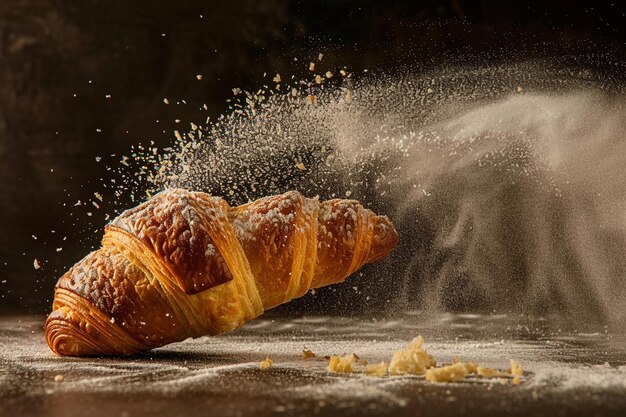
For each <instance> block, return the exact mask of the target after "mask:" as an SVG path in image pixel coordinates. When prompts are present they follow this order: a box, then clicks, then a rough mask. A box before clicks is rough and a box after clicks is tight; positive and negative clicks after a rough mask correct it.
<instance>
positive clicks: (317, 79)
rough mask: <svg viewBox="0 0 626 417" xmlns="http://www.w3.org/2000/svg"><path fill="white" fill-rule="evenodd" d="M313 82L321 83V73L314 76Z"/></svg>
mask: <svg viewBox="0 0 626 417" xmlns="http://www.w3.org/2000/svg"><path fill="white" fill-rule="evenodd" d="M315 83H316V84H321V83H322V77H321V75H316V76H315Z"/></svg>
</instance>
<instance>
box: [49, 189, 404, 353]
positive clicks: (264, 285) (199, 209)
mask: <svg viewBox="0 0 626 417" xmlns="http://www.w3.org/2000/svg"><path fill="white" fill-rule="evenodd" d="M397 242H398V235H397V233H396V231H395V229H394V228H393V225H392V224H391V222H390V221H389V219H387V218H386V217H384V216H376V215H374V213H372V212H371V211H370V210H366V209H364V208H363V207H362V206H361V205H360V204H359V203H358V202H356V201H351V200H330V201H327V202H324V203H320V202H319V201H318V200H317V199H308V198H304V197H303V196H302V195H301V194H299V193H298V192H295V191H292V192H288V193H286V194H283V195H279V196H272V197H267V198H264V199H260V200H257V201H255V202H252V203H249V204H245V205H243V206H239V207H234V208H231V207H230V206H228V204H227V203H226V202H225V201H224V200H222V199H220V198H214V197H211V196H209V195H207V194H204V193H197V192H189V191H185V190H178V189H177V190H167V191H164V192H162V193H160V194H158V195H156V196H155V197H154V198H153V199H151V200H149V201H147V202H146V203H143V204H141V205H140V206H138V207H136V208H134V209H132V210H129V211H126V212H124V213H123V214H122V215H120V216H119V217H118V218H117V219H115V220H114V221H113V222H112V223H111V224H110V225H108V226H107V227H106V229H105V235H104V238H103V243H102V245H103V246H102V248H100V249H99V250H97V251H95V252H92V253H91V254H89V255H87V256H86V257H85V258H84V259H82V260H81V261H79V262H78V263H77V264H76V265H75V266H74V267H73V268H71V269H70V270H69V271H68V272H67V273H66V274H65V275H63V277H61V279H60V280H59V282H58V284H57V289H56V291H55V300H54V304H53V312H52V313H51V314H50V316H49V318H48V320H47V322H46V338H47V341H48V345H49V346H50V348H51V349H52V350H53V351H54V352H56V353H58V354H61V355H75V356H83V355H96V354H104V355H114V354H132V353H135V352H139V351H143V350H149V349H152V348H154V347H157V346H162V345H165V344H167V343H171V342H175V341H179V340H183V339H185V338H187V337H197V336H200V335H207V334H219V333H222V332H226V331H229V330H232V329H234V328H236V327H238V326H240V325H241V324H243V323H244V322H246V321H247V320H250V319H252V318H254V317H257V316H258V315H260V314H261V313H262V312H263V311H264V310H266V309H269V308H272V307H274V306H276V305H278V304H281V303H284V302H287V301H289V300H291V299H292V298H295V297H299V296H302V295H303V294H305V293H306V292H307V291H308V290H309V289H310V288H317V287H320V286H324V285H329V284H332V283H335V282H339V281H342V280H343V279H345V278H346V277H347V276H348V275H349V274H351V273H352V272H354V271H356V270H357V269H358V268H360V267H361V266H362V265H363V264H365V263H367V262H373V261H374V260H377V259H380V258H381V257H383V256H386V255H387V254H388V253H389V252H390V251H391V250H392V249H393V248H394V247H395V246H396V244H397Z"/></svg>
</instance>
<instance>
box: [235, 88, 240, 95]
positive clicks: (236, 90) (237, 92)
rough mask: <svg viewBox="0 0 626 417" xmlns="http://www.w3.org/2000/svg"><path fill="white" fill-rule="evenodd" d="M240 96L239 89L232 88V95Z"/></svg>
mask: <svg viewBox="0 0 626 417" xmlns="http://www.w3.org/2000/svg"><path fill="white" fill-rule="evenodd" d="M238 94H241V88H233V95H235V96H236V95H238Z"/></svg>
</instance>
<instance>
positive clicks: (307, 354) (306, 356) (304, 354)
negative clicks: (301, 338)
mask: <svg viewBox="0 0 626 417" xmlns="http://www.w3.org/2000/svg"><path fill="white" fill-rule="evenodd" d="M302 357H303V358H304V360H305V361H308V360H309V359H313V358H314V357H315V353H313V351H311V350H309V349H304V350H303V351H302Z"/></svg>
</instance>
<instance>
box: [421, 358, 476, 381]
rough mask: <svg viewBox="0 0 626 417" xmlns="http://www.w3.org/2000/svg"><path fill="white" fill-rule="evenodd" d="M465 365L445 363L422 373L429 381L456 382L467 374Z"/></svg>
mask: <svg viewBox="0 0 626 417" xmlns="http://www.w3.org/2000/svg"><path fill="white" fill-rule="evenodd" d="M468 373H469V372H468V371H467V367H466V366H465V364H464V363H461V362H459V363H455V364H452V365H445V366H442V367H441V368H430V369H428V370H427V371H426V373H425V374H424V377H425V378H426V380H427V381H430V382H457V381H461V380H463V379H465V377H466V376H467V375H468Z"/></svg>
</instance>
